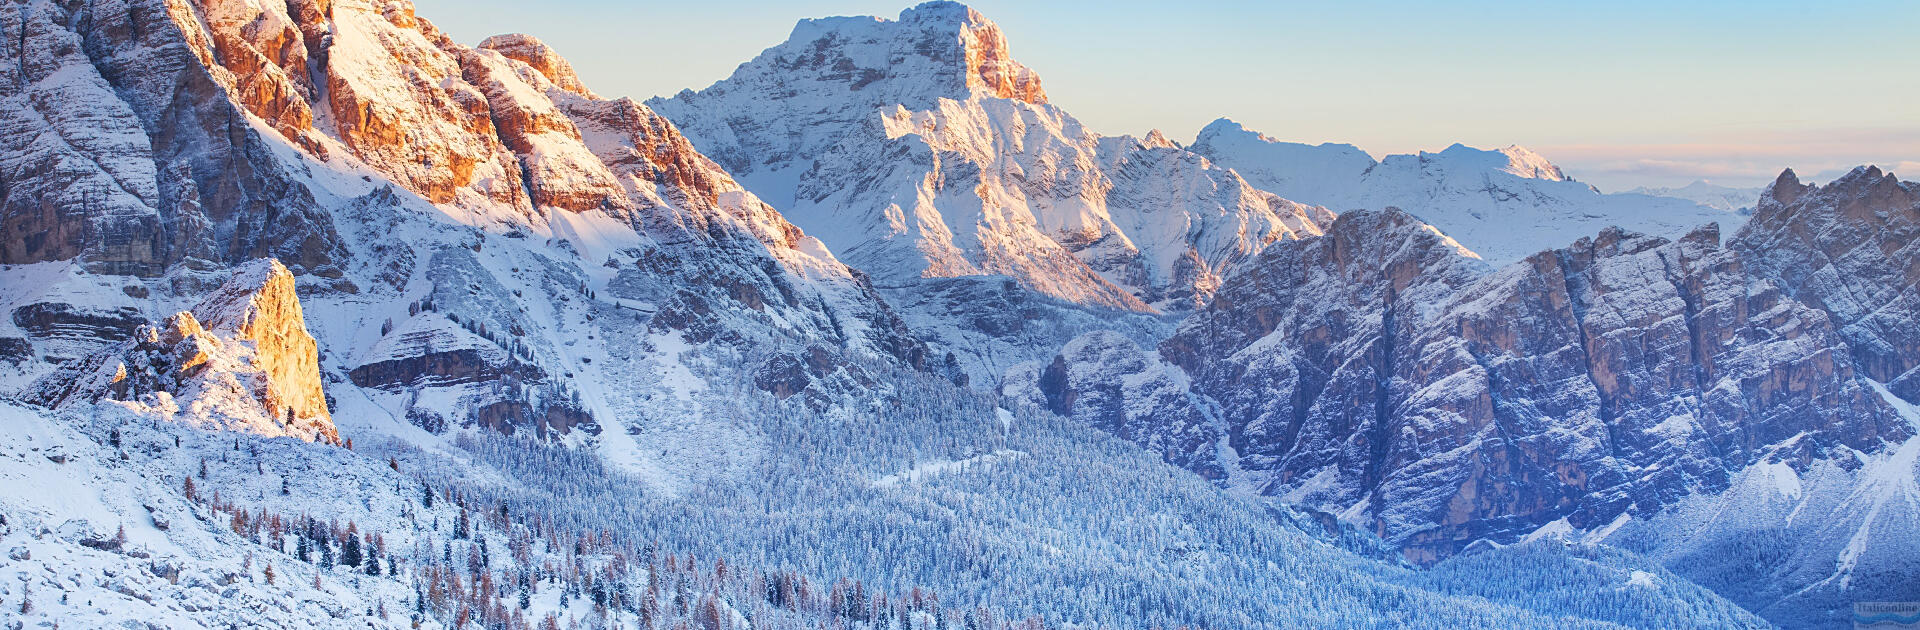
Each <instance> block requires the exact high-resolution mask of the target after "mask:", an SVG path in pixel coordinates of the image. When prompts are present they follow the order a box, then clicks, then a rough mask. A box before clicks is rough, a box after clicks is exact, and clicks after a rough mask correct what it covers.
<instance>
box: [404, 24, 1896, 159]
mask: <svg viewBox="0 0 1920 630" xmlns="http://www.w3.org/2000/svg"><path fill="white" fill-rule="evenodd" d="M415 3H416V5H418V7H419V14H420V15H421V16H422V17H425V18H427V19H429V20H431V21H433V22H434V23H435V24H437V25H439V26H440V27H441V28H442V29H445V30H446V31H448V32H449V33H451V34H452V35H453V36H454V37H455V38H456V39H459V40H460V41H463V42H467V43H474V42H477V41H479V40H480V39H481V38H483V37H485V36H487V35H491V34H495V33H501V32H514V31H518V32H527V33H532V34H534V35H537V36H539V37H541V38H542V39H545V40H547V41H548V42H549V43H551V44H553V45H554V47H555V48H557V49H559V50H560V52H561V53H562V54H564V55H566V56H567V57H568V58H569V59H570V60H572V61H573V63H574V65H575V66H576V67H577V68H578V69H579V70H580V73H581V75H582V77H583V78H584V79H585V80H586V82H587V84H588V85H589V86H591V87H592V88H593V89H594V90H595V91H597V92H599V93H601V94H603V95H608V96H632V97H635V98H646V97H649V96H654V95H662V94H672V93H674V92H677V91H679V90H680V89H682V88H688V87H694V88H698V87H704V86H706V85H708V84H710V83H712V82H714V81H716V80H719V79H721V78H724V77H725V76H726V75H727V74H729V73H731V72H732V70H733V68H734V66H736V65H738V64H739V63H741V62H743V61H746V60H747V59H750V58H752V57H753V56H754V55H755V54H757V53H759V51H760V50H762V49H764V48H766V47H768V46H772V45H774V44H776V43H779V42H780V41H782V40H784V39H786V36H787V33H788V32H789V31H790V30H791V29H792V27H793V23H794V22H795V21H796V20H798V19H800V18H803V17H818V16H826V15H883V16H888V17H892V16H895V15H897V14H898V13H899V12H900V10H901V9H904V8H906V7H907V6H909V4H911V3H910V2H875V1H870V0H848V1H843V2H811V1H806V0H793V1H786V2H775V1H762V0H752V1H738V2H734V1H715V2H704V3H687V2H684V1H682V2H673V3H666V2H614V1H611V0H543V1H541V2H525V1H524V0H512V1H510V0H415ZM969 4H970V5H972V6H973V7H974V8H976V9H978V10H979V11H980V12H981V13H983V14H985V15H986V16H987V17H988V18H990V19H992V20H994V21H995V22H998V23H999V24H1000V26H1001V27H1002V28H1003V29H1004V30H1005V31H1006V32H1007V35H1008V38H1009V39H1010V41H1011V45H1012V48H1013V54H1014V56H1015V57H1016V58H1018V59H1020V60H1021V61H1022V62H1023V63H1025V64H1027V65H1028V66H1031V67H1033V68H1034V69H1035V70H1036V71H1038V72H1039V73H1040V75H1041V77H1042V78H1043V80H1044V84H1045V86H1046V89H1047V92H1048V95H1049V96H1050V97H1051V99H1052V101H1053V102H1054V103H1055V104H1057V105H1060V106H1061V107H1063V108H1065V109H1066V110H1067V111H1068V112H1071V113H1072V114H1073V115H1075V116H1076V117H1078V118H1080V119H1081V120H1082V121H1084V122H1086V123H1087V124H1088V125H1089V126H1091V127H1092V128H1093V129H1095V130H1098V131H1100V132H1102V133H1110V134H1119V133H1134V134H1140V133H1145V132H1146V131H1147V130H1149V129H1154V128H1158V129H1161V130H1163V131H1164V132H1166V134H1167V135H1168V136H1169V137H1171V138H1175V139H1180V140H1187V139H1191V138H1192V137H1193V135H1194V133H1195V132H1197V131H1198V130H1199V128H1200V127H1201V126H1203V125H1205V124H1206V123H1207V122H1208V121H1211V120H1213V119H1214V118H1218V117H1221V116H1227V117H1230V118H1233V119H1235V120H1238V121H1240V122H1242V123H1245V124H1246V125H1247V126H1248V127H1249V128H1253V129H1258V130H1260V131H1262V132H1265V133H1266V134H1267V135H1270V136H1274V137H1276V138H1280V139H1283V140H1291V141H1299V142H1313V143H1318V142H1345V143H1351V144H1355V145H1358V146H1359V147H1361V148H1362V149H1366V150H1367V151H1369V152H1371V153H1373V154H1374V155H1375V156H1380V155H1385V154H1388V153H1405V152H1411V151H1418V150H1429V151H1437V150H1439V149H1441V148H1444V147H1446V146H1447V145H1449V144H1452V143H1454V142H1463V143H1466V144H1469V145H1474V146H1480V147H1489V148H1491V147H1499V146H1505V145H1508V144H1522V145H1526V146H1530V147H1533V148H1535V149H1537V150H1539V151H1541V152H1542V153H1544V154H1545V155H1547V157H1549V158H1551V159H1553V160H1554V161H1556V162H1558V163H1560V164H1561V166H1562V167H1564V168H1565V169H1566V170H1567V171H1568V172H1569V174H1571V175H1573V176H1575V177H1576V178H1579V179H1582V180H1585V181H1588V182H1592V183H1595V184H1597V185H1599V186H1600V187H1601V188H1603V189H1606V190H1618V189H1623V188H1627V187H1631V186H1634V185H1640V184H1648V185H1680V184H1684V183H1686V182H1688V181H1691V180H1693V179H1699V178H1707V179H1711V180H1713V181H1715V182H1716V183H1722V184H1727V185H1759V184H1761V183H1764V182H1766V181H1768V180H1770V179H1772V176H1773V175H1774V174H1776V173H1778V171H1779V170H1780V169H1781V168H1783V167H1788V166H1791V167H1794V168H1795V169H1797V170H1799V171H1800V172H1801V173H1802V174H1803V175H1809V176H1811V175H1815V174H1819V173H1826V172H1831V171H1833V170H1835V169H1843V168H1845V167H1846V166H1848V165H1852V164H1859V163H1868V162H1871V163H1877V164H1881V165H1882V166H1884V167H1888V168H1893V169H1894V170H1896V171H1898V172H1900V173H1901V174H1902V175H1903V176H1909V178H1915V177H1920V36H1916V35H1915V33H1920V2H1914V1H1912V0H1837V1H1831V2H1817V3H1815V2H1783V1H1776V0H1751V1H1748V2H1720V1H1703V2H1672V1H1669V2H1652V1H1643V0H1627V1H1615V2H1604V3H1603V2H1524V3H1523V2H1485V1H1464V2H1444V3H1439V2H1413V1H1358V2H1338V3H1334V2H1311V3H1309V2H1241V1H1212V2H1209V1H1189V2H1184V3H1168V2H1146V1H1142V0H1114V1H1111V2H1097V3H1096V2H1086V3H1080V2H1072V3H1061V2H1055V3H1039V2H1015V1H1002V0H980V1H978V2H970V3H969Z"/></svg>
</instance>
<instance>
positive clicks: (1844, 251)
mask: <svg viewBox="0 0 1920 630" xmlns="http://www.w3.org/2000/svg"><path fill="white" fill-rule="evenodd" d="M1733 246H1734V247H1735V248H1737V249H1739V250H1740V252H1741V254H1742V255H1743V256H1744V257H1745V258H1746V259H1747V260H1751V261H1752V262H1751V263H1750V264H1751V265H1752V266H1753V267H1755V268H1756V269H1760V270H1763V271H1764V272H1765V273H1767V274H1769V275H1771V276H1773V277H1777V278H1780V286H1782V287H1784V288H1785V289H1786V291H1788V292H1789V293H1790V294H1791V295H1793V296H1794V297H1795V298H1796V299H1798V300H1800V301H1802V302H1805V303H1807V304H1809V305H1813V306H1815V307H1817V308H1819V309H1821V310H1823V311H1826V312H1827V314H1828V315H1829V316H1830V317H1832V318H1833V322H1834V325H1835V326H1836V327H1837V328H1839V331H1840V335H1841V336H1842V337H1844V338H1845V339H1846V340H1847V344H1848V348H1849V349H1850V350H1852V351H1853V360H1854V362H1855V364H1856V365H1858V366H1859V369H1860V370H1861V371H1863V372H1865V373H1866V375H1867V376H1868V377H1870V378H1872V379H1874V380H1877V381H1880V382H1882V383H1886V384H1887V387H1888V388H1890V389H1892V390H1893V391H1894V392H1895V393H1897V394H1899V395H1900V396H1901V397H1903V398H1906V399H1907V400H1915V399H1920V327H1916V325H1915V322H1916V321H1920V185H1916V184H1914V183H1913V182H1903V181H1900V180H1899V179H1898V178H1896V177H1894V175H1893V174H1892V173H1883V172H1881V171H1880V169H1879V168H1877V167H1872V166H1867V167H1861V168H1859V169H1855V170H1854V171H1852V172H1850V173H1848V174H1847V175H1846V176H1844V177H1841V178H1840V179H1837V180H1835V181H1833V182H1832V183H1830V184H1828V185H1827V186H1824V187H1821V186H1808V185H1804V184H1801V183H1800V180H1799V178H1798V177H1796V176H1794V174H1793V171H1787V172H1785V173H1782V174H1781V175H1780V179H1779V180H1778V181H1775V182H1774V184H1773V186H1772V187H1771V188H1769V189H1768V191H1767V193H1766V194H1765V195H1762V196H1761V198H1760V203H1759V204H1758V206H1757V207H1756V208H1755V209H1754V216H1753V219H1752V220H1751V221H1749V223H1748V224H1747V226H1746V227H1744V228H1742V229H1741V231H1740V235H1739V237H1738V238H1737V239H1736V240H1735V242H1734V243H1733Z"/></svg>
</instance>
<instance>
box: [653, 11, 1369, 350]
mask: <svg viewBox="0 0 1920 630" xmlns="http://www.w3.org/2000/svg"><path fill="white" fill-rule="evenodd" d="M1038 83H1039V79H1038V78H1037V77H1036V76H1034V75H1033V73H1032V72H1031V71H1030V70H1028V69H1027V68H1025V67H1024V66H1021V65H1019V64H1018V63H1017V62H1015V61H1013V60H1012V59H1011V58H1010V57H1009V56H1008V54H1007V47H1006V42H1005V39H1004V37H1003V36H1001V35H1000V33H999V30H998V28H997V27H995V26H994V25H993V24H992V23H991V22H988V21H986V20H985V19H984V18H982V17H981V16H980V15H979V14H978V13H976V12H974V11H972V10H970V9H966V8H965V7H962V6H960V5H956V4H953V3H943V2H935V3H928V4H924V5H921V6H919V7H915V8H913V9H910V10H908V11H906V12H904V13H902V14H901V16H900V18H899V19H898V20H897V21H887V20H877V19H872V18H833V19H828V20H810V21H805V22H802V23H801V24H800V25H799V26H797V27H795V29H794V33H793V36H792V37H791V38H790V39H789V40H788V41H787V42H786V43H784V44H781V45H779V46H776V47H774V48H770V49H768V50H767V51H766V52H764V53H762V54H761V55H760V56H759V57H758V58H756V59H754V60H753V61H750V62H748V63H747V64H745V65H743V66H741V68H740V69H739V70H737V71H736V72H735V73H734V75H733V76H732V77H730V78H728V79H726V80H724V81H721V82H719V83H716V84H714V85H713V86H712V87H709V88H707V89H706V90H703V91H700V92H692V91H687V92H682V93H681V94H679V95H678V96H675V97H674V98H672V99H656V100H654V101H651V102H650V104H652V105H653V106H654V107H656V108H658V109H660V111H662V112H663V113H665V114H666V115H667V116H668V117H670V118H674V119H675V120H676V121H678V122H679V123H681V124H682V126H683V127H685V128H686V129H688V134H689V136H690V137H692V138H693V140H694V143H695V145H696V146H698V147H700V148H701V150H703V151H705V152H706V153H707V154H709V155H713V156H716V158H717V159H719V160H720V161H721V163H723V164H725V165H727V167H728V168H729V169H730V170H732V171H733V172H735V173H738V174H741V176H742V179H743V181H745V182H746V183H747V185H748V186H749V187H751V188H752V189H753V190H754V191H755V192H756V193H758V194H760V196H762V197H765V198H768V199H772V200H774V203H776V204H779V205H780V206H781V207H782V208H783V209H784V210H785V211H786V213H787V216H789V217H791V218H793V219H794V221H796V222H797V223H799V224H800V225H802V226H803V227H805V228H806V229H807V230H808V231H809V232H810V233H814V234H817V235H820V236H821V237H822V238H823V239H824V240H825V241H826V242H827V244H828V245H830V246H832V247H833V248H834V250H835V251H837V252H841V254H842V255H843V256H845V257H846V259H847V260H848V261H849V262H850V263H851V264H853V265H854V266H857V267H859V268H861V269H863V270H866V271H867V272H868V273H871V274H873V275H874V277H875V278H876V279H877V280H879V281H880V282H881V283H883V284H887V285H900V284H903V283H905V282H908V281H909V280H912V279H914V278H920V277H934V278H944V277H959V276H967V275H981V274H996V275H1006V276H1010V277H1013V278H1015V279H1016V280H1018V281H1020V282H1021V283H1022V284H1023V285H1025V286H1027V287H1028V288H1031V289H1033V290H1035V291H1038V292H1040V293H1042V294H1045V295H1049V296H1052V297H1056V298H1060V299H1065V300H1068V301H1072V302H1076V303H1079V304H1085V305H1091V306H1099V307H1105V308H1118V309H1127V310H1138V311H1172V312H1186V311H1189V310H1191V309H1193V308H1195V307H1197V306H1199V305H1203V304H1205V303H1206V301H1207V300H1208V299H1209V298H1210V296H1211V295H1212V292H1213V290H1214V288H1215V287H1217V286H1218V284H1219V281H1220V278H1221V277H1222V276H1223V275H1224V274H1225V273H1226V272H1227V271H1228V270H1230V269H1232V268H1234V266H1235V265H1237V264H1238V263H1240V262H1241V261H1244V260H1245V259H1247V258H1249V257H1251V256H1252V255H1253V254H1255V253H1257V252H1258V251H1259V250H1260V249H1261V248H1263V247H1265V246H1267V245H1268V244H1270V243H1272V242H1274V241H1278V240H1283V239H1288V238H1298V237H1300V236H1303V235H1311V234H1317V233H1318V232H1319V229H1320V224H1321V223H1323V222H1325V221H1326V220H1328V219H1330V218H1331V214H1330V213H1327V212H1325V211H1324V210H1321V209H1318V208H1312V207H1308V206H1302V205H1300V204H1295V203H1292V202H1289V201H1286V200H1284V199H1281V198H1279V197H1277V196H1274V195H1272V194H1270V193H1266V192H1263V191H1260V190H1257V189H1255V188H1254V187H1253V186H1250V185H1248V184H1247V182H1246V181H1244V180H1242V179H1241V178H1240V177H1239V175H1237V174H1235V173H1233V172H1232V171H1229V170H1226V169H1222V168H1217V167H1215V166H1213V165H1212V164H1210V163H1209V162H1207V160H1205V159H1203V158H1201V157H1200V156H1198V155H1195V154H1193V153H1190V152H1187V151H1185V150H1183V149H1181V148H1179V147H1177V146H1175V145H1173V144H1172V143H1171V142H1168V141H1166V139H1165V138H1164V137H1162V136H1160V135H1159V134H1158V133H1157V132H1155V133H1154V134H1151V135H1150V136H1149V137H1148V138H1145V139H1139V138H1132V137H1117V138H1103V137H1100V136H1098V135H1097V134H1094V133H1092V132H1090V131H1088V130H1086V129H1085V128H1083V127H1082V126H1081V125H1080V123H1079V121H1077V120H1075V119H1074V118H1073V117H1071V116H1069V115H1067V114H1066V113H1065V112H1063V111H1061V110H1059V109H1057V108H1054V107H1051V106H1048V105H1046V104H1045V100H1044V98H1042V96H1041V95H1040V94H1039V90H1038Z"/></svg>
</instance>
